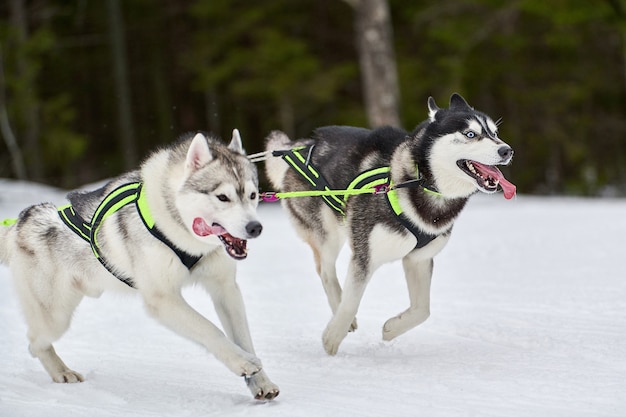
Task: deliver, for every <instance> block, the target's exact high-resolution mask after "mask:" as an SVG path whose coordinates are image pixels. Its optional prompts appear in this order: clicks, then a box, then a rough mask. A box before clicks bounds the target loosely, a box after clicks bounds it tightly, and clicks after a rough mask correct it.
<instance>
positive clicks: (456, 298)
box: [0, 181, 626, 417]
mask: <svg viewBox="0 0 626 417" xmlns="http://www.w3.org/2000/svg"><path fill="white" fill-rule="evenodd" d="M42 200H52V201H55V202H57V203H62V202H63V201H64V200H63V193H59V192H58V191H56V190H53V189H48V188H45V187H41V186H35V185H32V184H23V183H15V182H10V181H0V220H1V219H3V218H5V217H12V216H15V215H17V213H18V212H19V210H20V209H21V208H23V207H24V206H26V205H27V204H30V203H34V202H39V201H42ZM260 215H261V219H262V220H263V223H264V226H265V229H264V232H263V235H262V236H261V237H260V238H259V239H257V240H254V241H250V242H249V245H250V247H251V253H250V256H249V257H248V259H247V260H245V261H243V262H241V263H240V269H239V282H240V285H241V288H242V291H243V293H244V297H245V300H246V304H247V309H248V315H249V320H250V325H251V329H252V334H253V339H254V341H255V345H256V348H257V351H258V354H259V356H260V358H261V359H262V360H263V363H264V366H265V369H266V370H267V372H268V374H269V375H270V377H271V378H272V379H273V380H274V382H276V383H277V384H278V385H279V386H280V388H281V394H280V396H279V397H278V398H277V399H276V400H275V401H272V402H267V403H261V402H257V401H254V400H253V399H252V398H251V397H250V394H249V392H248V390H247V388H246V387H245V385H244V382H243V381H242V380H241V378H238V377H235V376H233V375H231V374H230V372H229V371H228V370H227V369H226V368H225V367H224V366H223V365H222V364H221V363H219V362H218V361H217V360H215V359H214V358H213V357H212V356H210V355H209V354H207V353H206V352H205V351H203V350H202V349H201V348H200V347H198V346H196V345H194V344H193V343H191V342H189V341H187V340H184V339H181V338H179V337H178V336H176V335H175V334H173V333H171V332H169V331H168V330H166V329H164V328H162V327H160V326H159V325H158V324H157V323H156V322H154V321H152V320H151V319H150V318H148V317H147V315H146V314H145V312H144V311H143V308H142V305H141V302H140V300H139V299H138V298H136V297H129V296H121V295H116V294H105V295H104V296H102V297H101V298H100V299H97V300H94V299H85V301H84V302H83V304H81V306H80V307H79V308H78V310H77V312H76V315H75V319H74V323H73V326H72V329H71V330H70V331H69V332H68V333H67V334H66V335H65V337H64V338H63V339H61V340H60V341H59V342H58V343H57V344H56V348H57V351H58V352H59V353H60V355H61V356H62V357H63V358H64V359H65V360H66V362H67V363H68V364H69V365H70V366H71V367H72V368H74V369H76V370H77V371H79V372H82V373H83V374H84V375H85V377H86V378H87V380H86V382H84V383H82V384H69V385H66V384H54V383H52V382H51V380H50V378H49V377H48V375H47V374H46V373H45V371H44V370H43V368H42V367H41V365H40V364H39V362H38V361H36V360H35V359H33V358H31V357H30V355H29V354H28V351H27V342H26V337H25V333H26V328H25V325H24V323H23V321H22V318H21V317H20V311H19V307H18V305H17V303H16V299H15V297H14V295H13V290H12V286H11V280H10V277H9V272H8V270H7V268H6V267H3V266H2V267H0V416H3V417H17V416H20V417H22V416H24V417H26V416H33V417H34V416H46V417H57V416H59V417H60V416H63V417H68V416H90V417H97V416H211V415H214V416H241V415H246V416H289V417H296V416H333V417H335V416H359V417H365V416H376V417H379V416H412V417H414V416H429V417H437V416H498V417H501V416H513V417H516V416H529V417H530V416H532V417H536V416H552V417H555V416H563V417H573V416H593V417H599V416H614V417H619V416H626V275H625V272H624V260H625V259H626V245H625V244H624V238H625V236H626V200H591V199H575V198H535V197H527V196H521V197H518V198H517V199H515V200H512V201H505V200H504V199H503V198H502V196H501V195H496V196H483V195H479V196H476V197H474V198H473V200H472V202H471V203H470V205H469V206H468V208H467V209H466V210H465V212H464V213H463V214H462V215H461V217H460V220H459V221H458V222H457V224H456V226H455V231H454V233H453V237H452V239H451V241H450V243H449V245H448V246H447V247H446V248H445V249H444V251H443V252H442V253H441V254H440V255H439V256H438V258H437V259H436V260H435V274H434V279H433V287H432V315H431V318H430V319H429V320H428V321H426V323H424V324H423V325H421V326H419V327H417V328H416V329H414V330H412V331H410V332H409V333H407V334H405V335H403V336H401V337H399V338H398V339H396V340H394V341H392V342H390V343H387V342H383V341H382V339H381V327H382V324H383V323H384V321H385V320H386V319H387V318H389V317H391V316H393V315H395V314H397V313H398V312H400V311H402V310H404V309H405V308H406V307H407V305H408V296H407V292H406V289H405V284H404V280H403V278H402V270H401V266H400V264H399V263H394V264H389V265H387V266H385V267H384V268H382V269H380V270H379V271H378V272H377V274H376V275H375V276H374V278H373V280H372V282H371V284H370V286H369V287H368V289H367V291H366V294H365V297H364V300H363V303H362V304H361V309H360V311H359V315H358V319H359V329H358V330H357V332H355V333H351V334H349V335H348V337H347V338H346V340H345V341H344V343H343V344H342V346H341V348H340V351H339V353H338V355H337V356H336V357H329V356H327V355H326V354H325V353H324V351H323V349H322V345H321V333H322V330H323V328H324V326H325V325H326V322H327V321H328V319H329V317H330V309H329V308H328V307H327V305H326V300H325V296H324V294H323V290H322V287H321V284H320V282H319V279H318V278H317V276H316V275H315V272H314V268H313V261H312V257H311V254H310V253H309V250H308V248H307V247H306V246H305V244H304V243H302V242H301V241H300V240H299V239H298V238H297V237H296V236H295V234H294V232H293V230H292V229H291V228H290V225H289V223H288V221H287V219H286V217H285V215H284V214H283V213H282V212H281V209H280V207H279V206H278V205H264V206H262V207H261V208H260ZM347 256H348V254H347V252H344V253H343V254H342V257H341V259H340V271H345V269H346V264H347ZM185 296H186V298H187V299H188V300H189V301H190V303H191V304H192V305H194V306H195V307H196V308H197V309H198V310H200V311H201V312H202V313H203V314H205V315H207V316H208V317H210V318H211V319H214V320H216V317H215V313H214V312H213V309H212V305H211V303H210V301H209V299H208V297H207V296H205V295H204V294H203V293H202V292H201V291H200V290H199V289H194V288H190V289H188V290H186V291H185Z"/></svg>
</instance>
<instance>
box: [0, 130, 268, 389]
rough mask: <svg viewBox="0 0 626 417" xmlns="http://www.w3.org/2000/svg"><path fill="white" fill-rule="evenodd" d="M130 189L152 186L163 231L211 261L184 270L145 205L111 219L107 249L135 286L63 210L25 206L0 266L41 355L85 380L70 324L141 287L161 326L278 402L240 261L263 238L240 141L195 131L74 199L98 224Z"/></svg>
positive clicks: (53, 372) (68, 378)
mask: <svg viewBox="0 0 626 417" xmlns="http://www.w3.org/2000/svg"><path fill="white" fill-rule="evenodd" d="M131 182H142V184H143V192H145V193H146V199H147V203H148V207H149V208H150V211H151V213H152V216H153V218H154V220H155V222H156V226H158V228H159V230H160V231H161V232H162V233H163V234H164V235H165V236H166V237H167V239H169V241H170V242H172V243H173V244H174V245H175V246H176V247H177V248H178V249H180V250H183V251H185V252H187V253H188V254H191V255H196V256H202V258H201V259H200V261H199V262H198V263H197V264H196V265H195V266H193V268H191V269H188V268H187V267H185V266H184V265H183V264H182V262H181V260H180V259H179V258H178V257H177V256H176V254H175V253H174V251H173V250H172V249H171V248H170V247H168V246H166V245H165V244H164V243H163V242H162V241H160V240H158V239H157V238H155V237H154V236H152V235H151V234H150V232H149V231H148V229H147V228H146V227H145V226H144V224H143V223H142V219H141V218H140V216H139V214H138V210H137V208H136V207H135V205H134V204H131V205H128V206H125V207H123V208H122V209H120V210H119V211H117V212H115V213H114V214H112V215H111V216H109V217H108V218H107V219H106V220H104V221H103V223H102V226H101V228H100V231H99V234H98V244H99V246H100V247H101V249H102V253H103V256H104V258H106V261H107V263H108V266H109V267H111V268H112V269H113V270H114V271H115V272H117V273H119V274H122V275H123V276H125V277H130V278H131V279H132V281H131V284H132V285H133V286H134V287H135V288H136V289H135V290H132V289H130V287H129V286H127V285H126V284H124V283H123V282H122V281H120V280H118V279H117V278H116V277H115V276H113V275H112V274H111V273H109V272H108V271H107V269H105V268H104V267H103V266H102V265H101V264H100V263H99V262H98V260H97V259H96V257H95V256H94V254H93V253H92V249H91V248H90V246H89V244H88V243H87V242H85V241H84V240H82V239H81V238H80V237H79V236H78V235H76V234H75V233H74V232H73V231H72V230H71V229H70V228H69V227H68V226H67V225H66V224H64V223H63V222H62V221H61V218H60V217H59V213H58V209H57V207H55V206H54V205H52V204H47V203H44V204H39V205H35V206H31V207H28V208H26V209H25V210H23V211H22V212H21V213H20V215H19V218H18V219H17V223H15V224H14V225H13V226H10V227H1V226H0V260H1V261H2V262H3V263H5V264H8V265H9V267H10V269H11V272H12V275H13V278H14V281H15V288H16V289H17V294H18V296H19V299H20V301H21V305H22V308H23V310H24V314H25V316H26V321H27V324H28V340H29V342H30V346H29V348H30V352H31V354H32V355H33V356H34V357H36V358H38V359H39V360H40V361H41V364H42V365H43V367H44V368H45V369H46V371H48V373H49V374H50V376H51V377H52V379H53V380H54V381H56V382H79V381H82V380H83V377H82V376H81V375H80V374H79V373H78V372H75V371H73V370H71V369H70V368H68V367H67V366H66V365H65V363H64V362H63V361H62V360H61V358H59V356H58V355H57V353H56V352H55V350H54V347H53V346H52V343H53V342H54V341H56V340H58V339H59V338H60V337H61V336H62V335H63V333H65V331H66V330H67V329H68V328H69V326H70V320H71V318H72V312H73V311H74V309H75V308H76V307H77V306H78V304H79V303H80V301H81V299H82V298H83V296H89V297H98V296H100V295H101V294H102V292H103V291H105V290H109V289H112V290H125V291H129V290H130V291H136V292H137V293H139V294H140V295H141V297H142V299H143V301H144V303H145V307H146V310H147V311H148V313H149V314H150V315H151V316H153V317H154V318H155V319H156V320H158V321H159V322H160V323H161V324H163V325H164V326H166V327H168V328H170V329H171V330H173V331H174V332H176V333H178V334H179V335H181V336H184V337H186V338H188V339H190V340H192V341H194V342H196V343H198V344H200V345H202V346H204V347H205V348H206V349H207V350H208V351H209V352H210V353H212V354H213V355H214V356H215V357H216V358H218V359H219V360H220V361H222V362H223V363H224V364H225V365H226V366H227V367H228V368H229V369H230V370H231V371H232V372H234V373H235V374H236V375H238V376H244V377H245V381H246V383H247V385H248V387H249V389H250V390H251V392H252V395H253V396H255V398H257V399H272V398H274V397H275V396H276V395H278V393H279V390H278V387H277V386H276V385H275V384H273V383H272V382H271V381H270V379H269V378H268V377H267V375H266V374H265V372H264V371H263V370H262V366H261V361H260V360H259V359H258V358H257V357H256V355H255V352H254V348H253V345H252V340H251V337H250V332H249V330H248V323H247V318H246V312H245V308H244V303H243V299H242V296H241V293H240V290H239V287H238V286H237V283H236V281H235V272H236V265H235V263H236V261H235V260H234V259H233V258H232V257H231V256H233V257H238V258H243V257H245V254H246V246H245V239H248V238H254V237H257V236H258V235H259V234H260V233H261V228H262V226H261V223H260V222H259V221H258V219H257V214H256V207H257V204H258V177H257V171H256V168H255V166H254V165H253V164H252V163H250V162H249V161H248V159H247V157H246V156H245V153H244V151H243V149H242V146H241V138H240V137H239V133H238V132H237V131H236V130H235V131H234V132H233V139H232V141H231V143H230V144H229V145H228V146H226V145H225V144H222V143H221V142H220V141H218V140H216V139H213V138H210V137H205V136H204V135H203V134H196V135H195V136H194V135H186V136H185V137H182V138H181V139H180V140H179V141H178V142H177V143H175V144H173V145H171V146H170V147H167V148H164V149H161V150H159V151H157V152H155V153H154V154H152V155H151V156H150V157H148V158H147V159H146V160H145V162H144V163H143V164H142V166H141V169H140V170H137V171H132V172H129V173H126V174H124V175H122V176H120V177H117V178H115V179H113V180H112V181H110V182H109V183H108V184H107V185H105V186H104V187H103V188H101V189H99V190H96V191H92V192H87V193H79V192H74V193H70V194H69V196H68V198H69V200H70V202H71V203H72V205H73V207H74V209H75V210H76V211H77V212H78V213H79V215H81V216H82V217H83V218H84V219H86V220H87V221H89V220H91V218H92V216H93V214H94V211H95V210H96V208H97V207H98V205H99V204H100V202H101V201H102V199H103V198H104V197H105V196H107V195H108V194H109V193H110V192H111V191H112V190H114V189H115V188H117V187H118V186H120V185H122V184H126V183H131ZM218 235H220V236H219V237H218ZM229 253H230V254H231V256H229ZM235 255H236V256H235ZM192 283H197V284H199V285H201V286H202V287H204V288H205V289H206V290H207V291H208V293H209V294H210V296H211V298H212V300H213V302H214V304H215V308H216V311H217V313H218V316H219V318H220V321H221V322H222V325H223V328H224V332H225V333H226V335H225V334H224V333H223V332H222V331H220V329H219V328H218V327H216V326H215V325H214V324H213V323H211V322H210V321H209V320H207V319H206V318H205V317H203V316H202V315H200V314H199V313H198V312H196V311H195V310H194V309H193V308H191V306H189V304H187V302H186V301H185V300H184V299H183V297H182V295H181V288H182V287H183V286H184V285H187V284H192Z"/></svg>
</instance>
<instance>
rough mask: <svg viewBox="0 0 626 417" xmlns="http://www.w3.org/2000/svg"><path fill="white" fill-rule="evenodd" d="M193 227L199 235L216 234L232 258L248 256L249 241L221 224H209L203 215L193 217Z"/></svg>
mask: <svg viewBox="0 0 626 417" xmlns="http://www.w3.org/2000/svg"><path fill="white" fill-rule="evenodd" d="M192 228H193V232H194V233H195V234H196V235H198V236H209V235H216V236H217V237H218V238H219V239H220V240H221V241H222V244H223V245H224V248H225V249H226V253H227V254H229V255H230V256H231V257H232V258H234V259H237V260H241V259H245V258H246V256H248V248H247V241H246V240H245V239H239V238H236V237H234V236H233V235H231V234H229V233H228V232H227V231H226V229H224V228H223V227H222V226H221V225H219V224H217V223H213V224H212V225H211V226H209V225H208V224H207V222H205V221H204V219H203V218H202V217H196V218H195V219H193V225H192Z"/></svg>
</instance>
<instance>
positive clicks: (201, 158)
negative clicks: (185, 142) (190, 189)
mask: <svg viewBox="0 0 626 417" xmlns="http://www.w3.org/2000/svg"><path fill="white" fill-rule="evenodd" d="M211 160H213V155H212V154H211V149H209V144H208V143H207V140H206V137H205V136H204V135H203V134H202V133H198V134H197V135H196V136H194V138H193V140H192V141H191V145H190V146H189V150H188V151H187V159H186V160H185V172H186V173H188V174H189V173H192V172H194V171H197V170H198V169H200V168H202V167H203V166H205V165H206V164H208V163H209V162H211Z"/></svg>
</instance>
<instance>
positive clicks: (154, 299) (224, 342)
mask: <svg viewBox="0 0 626 417" xmlns="http://www.w3.org/2000/svg"><path fill="white" fill-rule="evenodd" d="M142 296H143V299H144V302H145V305H146V309H147V311H148V313H149V314H150V315H151V316H153V317H154V318H155V319H157V320H158V321H159V322H160V323H161V324H163V325H164V326H166V327H168V328H170V329H171V330H172V331H174V332H176V333H178V334H179V335H181V336H184V337H186V338H187V339H190V340H192V341H194V342H196V343H198V344H200V345H202V346H204V347H205V348H206V349H207V350H208V351H209V352H210V353H212V354H213V355H214V356H215V357H216V358H217V359H219V360H220V361H221V362H222V363H224V365H226V367H227V368H228V369H230V370H231V371H232V372H233V373H235V374H236V375H239V376H252V375H254V374H256V373H258V372H259V371H260V370H261V368H262V365H261V361H260V360H259V359H258V358H257V357H256V356H255V355H254V354H253V353H249V352H246V351H245V350H244V349H241V348H240V347H239V346H237V345H236V344H234V343H233V342H231V341H230V340H229V339H228V338H227V337H226V336H225V335H224V333H222V331H220V329H218V328H217V327H216V326H215V325H214V324H213V323H211V322H210V321H209V320H207V319H206V318H205V317H204V316H202V315H201V314H200V313H198V312H197V311H196V310H194V309H193V308H191V306H190V305H189V304H187V302H186V301H185V300H184V298H183V297H182V295H181V294H180V290H171V291H165V292H163V291H159V292H143V293H142Z"/></svg>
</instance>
